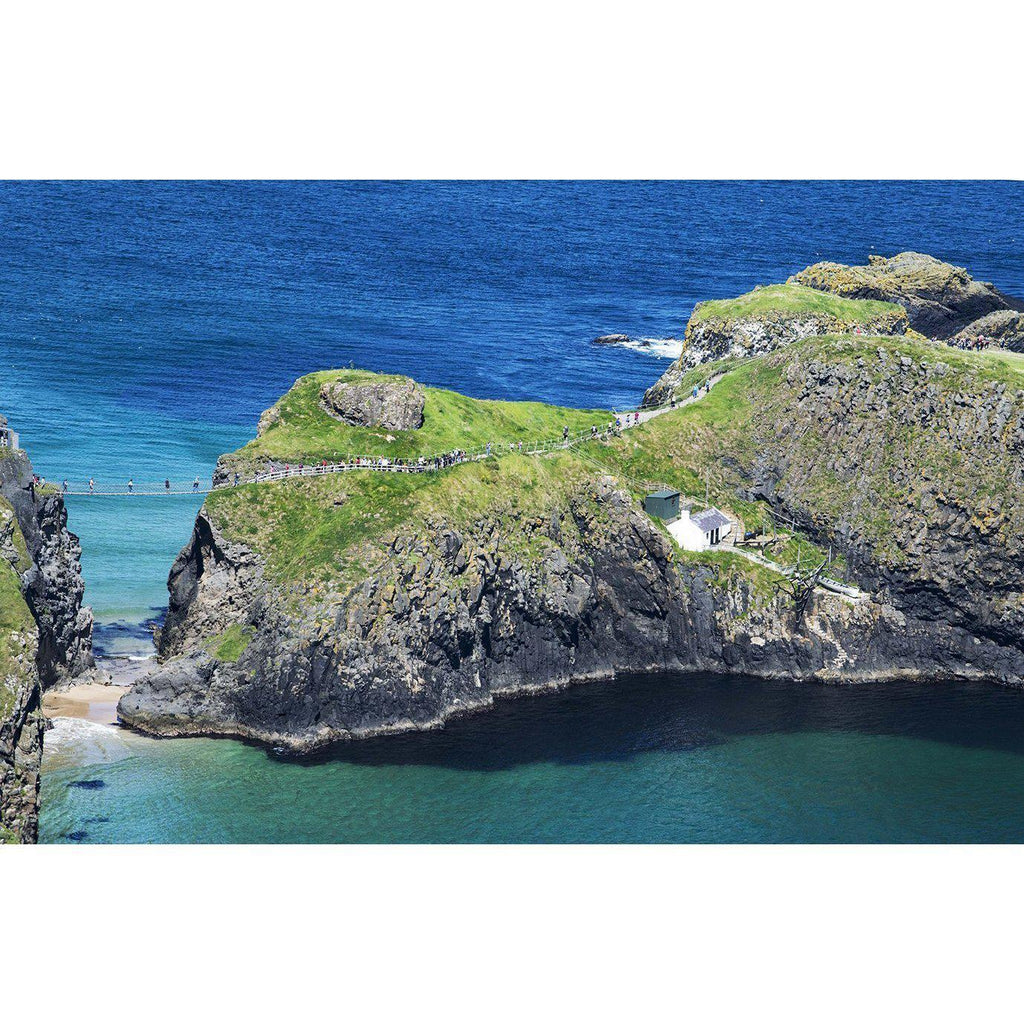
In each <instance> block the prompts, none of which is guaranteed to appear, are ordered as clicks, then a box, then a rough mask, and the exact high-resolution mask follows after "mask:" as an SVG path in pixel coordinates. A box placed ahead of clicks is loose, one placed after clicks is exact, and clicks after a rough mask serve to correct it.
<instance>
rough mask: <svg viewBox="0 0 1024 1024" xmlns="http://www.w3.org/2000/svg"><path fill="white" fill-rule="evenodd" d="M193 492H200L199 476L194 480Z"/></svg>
mask: <svg viewBox="0 0 1024 1024" xmlns="http://www.w3.org/2000/svg"><path fill="white" fill-rule="evenodd" d="M192 493H193V494H198V493H199V477H196V478H195V480H193V481H192Z"/></svg>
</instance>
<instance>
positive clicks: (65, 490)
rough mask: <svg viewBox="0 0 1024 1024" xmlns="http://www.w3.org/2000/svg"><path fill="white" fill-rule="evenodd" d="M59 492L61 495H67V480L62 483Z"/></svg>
mask: <svg viewBox="0 0 1024 1024" xmlns="http://www.w3.org/2000/svg"><path fill="white" fill-rule="evenodd" d="M60 490H61V493H62V494H67V493H68V482H67V480H65V481H64V483H62V484H61V485H60Z"/></svg>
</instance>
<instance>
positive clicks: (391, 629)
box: [119, 478, 1024, 752]
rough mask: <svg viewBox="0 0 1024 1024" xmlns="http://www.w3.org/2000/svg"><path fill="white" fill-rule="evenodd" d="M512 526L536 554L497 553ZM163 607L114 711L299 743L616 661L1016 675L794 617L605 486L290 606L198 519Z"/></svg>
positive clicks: (919, 639)
mask: <svg viewBox="0 0 1024 1024" xmlns="http://www.w3.org/2000/svg"><path fill="white" fill-rule="evenodd" d="M524 534H526V535H528V536H529V539H530V541H531V544H530V545H529V546H530V547H531V548H533V549H536V548H538V547H539V549H540V550H542V552H543V554H542V555H540V557H538V558H536V559H533V560H524V559H523V558H522V557H520V556H519V555H518V554H510V553H509V551H510V545H509V543H508V542H509V540H510V538H511V537H513V536H517V537H518V538H520V539H521V538H522V536H523V535H524ZM171 598H172V607H171V616H170V617H169V620H168V627H167V628H166V629H165V631H164V635H163V639H162V644H161V650H162V652H163V653H164V654H165V655H169V656H171V657H169V659H168V660H167V661H166V663H165V664H163V665H162V666H161V668H159V669H158V670H157V671H156V672H154V673H152V674H151V675H149V676H148V677H146V678H144V679H143V680H142V681H140V682H138V683H136V684H135V686H134V687H133V688H132V690H131V691H130V693H129V694H127V695H126V696H125V697H124V698H123V699H122V701H121V704H120V707H119V713H120V715H121V717H122V719H123V720H124V721H125V722H126V723H127V724H129V725H131V726H133V727H135V728H137V729H140V730H143V731H147V732H152V733H155V734H159V735H191V734H213V735H233V736H241V737H245V738H248V739H254V740H257V741H261V742H264V743H268V744H273V745H280V746H282V747H286V748H289V749H292V750H295V751H301V752H308V751H311V750H314V749H317V748H320V747H323V746H325V745H328V744H330V743H332V742H336V741H338V740H343V739H348V738H351V737H359V736H366V735H372V734H375V733H383V732H395V731H404V730H410V729H420V728H427V727H431V726H435V725H437V724H439V723H441V722H443V721H444V720H445V719H446V718H447V717H449V716H451V715H452V714H456V713H459V712H462V711H467V710H471V709H474V708H480V707H484V706H486V705H487V704H488V703H490V702H491V701H492V700H493V699H494V697H495V696H497V695H500V694H511V693H520V692H529V691H539V690H543V689H547V688H551V687H558V686H563V685H566V684H569V683H572V682H581V681H585V680H588V679H594V678H601V677H608V676H611V675H614V674H616V673H618V672H621V671H627V670H629V671H663V670H673V671H685V670H704V671H736V672H747V673H751V674H757V675H765V676H771V675H785V676H795V677H797V678H806V679H821V680H833V681H854V680H858V679H874V678H885V677H895V676H900V675H912V676H916V675H927V676H932V677H954V676H955V677H967V676H979V677H980V676H985V677H990V676H991V675H992V674H993V673H995V674H997V675H998V676H999V677H1000V678H1002V679H1003V680H1004V681H1006V682H1011V681H1013V680H1015V679H1017V678H1018V677H1019V675H1020V674H1021V672H1022V671H1024V657H1022V656H1021V652H1020V651H1009V652H1007V651H1006V650H1005V649H1004V648H1003V647H1002V646H1000V644H999V643H998V641H996V640H994V639H989V638H983V639H976V638H975V637H974V636H973V635H972V634H970V633H969V632H968V630H967V629H965V628H963V627H961V626H959V625H953V624H949V623H946V622H934V621H932V620H930V619H928V618H920V619H919V618H916V617H913V616H909V615H907V614H906V613H905V612H903V611H901V610H900V609H899V608H898V607H896V606H895V605H893V604H889V603H886V602H864V603H852V602H849V601H846V600H844V599H842V598H840V597H838V596H835V595H828V594H824V593H820V592H818V593H815V594H814V595H813V596H812V598H811V599H810V602H809V604H808V606H807V607H806V608H805V609H803V610H801V611H798V610H797V609H796V607H795V606H794V604H793V602H792V600H791V598H790V597H788V596H787V595H785V594H783V593H780V592H778V591H776V590H775V589H773V587H772V585H771V583H770V582H767V583H766V582H765V581H764V580H761V579H759V578H758V576H757V574H756V573H755V574H752V575H751V574H748V573H747V572H745V571H737V569H736V567H735V566H734V565H733V566H730V565H728V564H722V563H716V562H715V561H714V559H711V560H706V559H701V558H700V557H699V556H694V557H693V558H692V559H690V558H687V557H685V556H681V555H680V554H679V553H678V552H677V551H676V550H675V549H674V547H673V545H672V544H671V543H670V542H669V540H668V539H667V538H666V536H665V535H664V534H663V533H662V532H661V531H660V530H659V529H658V528H657V527H656V526H655V525H654V524H653V522H652V521H651V520H650V519H649V518H648V517H647V516H645V515H644V514H643V513H642V512H641V511H640V510H639V509H638V507H637V505H636V503H635V501H634V500H633V499H632V498H631V497H630V496H629V495H627V494H625V493H623V492H622V491H621V490H619V489H618V488H617V487H616V486H615V485H614V484H613V482H612V481H611V480H610V479H608V478H602V479H595V480H594V481H593V482H592V484H591V485H590V486H589V487H587V488H586V489H583V490H581V491H579V492H578V493H576V494H575V495H574V497H573V498H572V500H571V501H570V502H569V503H568V504H567V506H566V507H565V508H564V509H562V510H561V512H560V513H559V514H556V515H554V516H552V517H551V518H550V519H545V520H519V521H509V520H507V519H502V520H500V521H499V520H492V519H482V520H480V521H478V522H477V523H476V524H474V526H473V528H472V529H471V530H469V531H465V532H460V531H456V530H452V529H449V528H447V527H446V526H445V525H444V524H443V523H438V524H436V526H435V527H434V528H433V529H431V530H430V531H429V532H426V533H423V534H418V535H406V534H404V533H402V532H401V531H399V532H398V533H397V534H396V535H395V536H394V539H393V541H392V544H391V549H390V558H389V559H388V560H387V561H386V562H385V563H384V564H383V565H382V566H381V567H380V568H379V569H378V571H376V572H375V573H373V574H372V575H371V576H369V577H368V578H367V579H365V580H364V581H363V582H362V584H360V585H359V586H357V587H356V588H354V589H353V590H351V591H349V592H348V593H336V594H328V593H320V594H309V595H305V596H304V597H303V598H302V599H301V600H299V601H298V602H296V601H295V600H294V598H291V599H289V598H288V597H287V596H285V595H283V594H281V593H279V592H277V591H276V590H275V588H274V587H272V586H271V585H269V584H268V583H267V581H266V579H265V577H264V576H263V573H262V570H261V566H260V561H259V559H258V558H256V557H255V556H254V555H253V553H252V552H251V551H248V550H247V549H244V548H241V547H239V546H238V545H234V544H230V543H228V542H227V541H225V540H224V538H223V537H222V536H221V535H220V533H219V531H218V529H217V527H216V526H215V524H214V523H212V522H211V521H210V519H209V518H208V517H207V516H206V515H205V514H203V513H201V514H200V516H199V519H198V521H197V524H196V530H195V533H194V535H193V538H192V542H191V543H190V545H189V546H188V547H187V548H186V549H185V550H184V551H183V552H182V555H181V557H180V558H179V560H178V562H177V563H176V565H175V571H174V573H173V574H172V590H171ZM232 628H236V629H243V630H245V631H246V634H247V636H248V638H249V640H248V644H247V646H245V647H244V650H243V651H242V653H241V654H240V656H239V657H238V658H237V660H236V661H233V662H225V661H224V660H223V659H219V658H218V657H216V656H215V647H214V645H213V644H211V642H210V637H211V635H215V634H221V635H222V634H223V632H224V630H225V629H232Z"/></svg>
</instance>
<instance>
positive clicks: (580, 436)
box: [51, 373, 724, 498]
mask: <svg viewBox="0 0 1024 1024" xmlns="http://www.w3.org/2000/svg"><path fill="white" fill-rule="evenodd" d="M723 376H724V374H721V373H720V374H717V375H715V376H713V377H711V378H710V379H709V380H708V382H707V385H708V386H707V387H706V388H705V389H703V390H701V391H699V393H698V394H697V395H696V396H689V397H687V398H684V399H682V400H681V401H678V402H667V403H665V404H664V405H659V406H653V407H650V408H646V409H630V410H628V411H626V412H615V413H613V414H612V415H613V416H614V417H615V418H614V419H613V421H612V422H611V423H609V425H608V426H607V427H605V428H593V429H590V430H581V431H578V432H577V433H575V434H569V435H568V436H563V437H558V438H553V439H551V440H549V441H542V442H535V441H531V442H522V441H517V442H512V441H506V442H496V443H493V444H484V445H480V446H479V447H478V448H473V449H470V450H463V449H456V450H455V451H451V452H446V453H444V454H443V455H431V456H418V457H415V458H404V459H394V458H389V457H387V456H382V455H359V456H353V455H349V456H346V458H345V459H344V460H343V461H334V462H322V463H320V464H318V465H311V466H306V465H299V466H291V465H287V466H285V467H283V468H272V469H269V470H266V471H264V472H261V473H256V474H254V475H251V476H245V477H242V476H240V475H238V476H232V477H231V478H230V479H228V480H226V481H224V482H223V483H220V484H217V485H214V484H212V483H211V484H205V483H202V482H200V481H199V478H198V477H196V478H195V479H193V480H190V481H186V482H182V481H175V480H170V479H166V480H162V481H152V480H144V481H139V482H137V483H136V482H135V481H134V480H133V481H132V482H131V485H130V486H129V483H128V482H127V481H126V482H125V483H124V484H121V485H116V484H109V483H101V484H96V483H95V482H93V483H92V485H91V486H90V484H88V483H84V484H83V483H81V482H77V481H76V482H75V483H73V484H71V483H68V482H67V481H65V482H64V483H63V484H62V485H61V486H60V487H59V488H58V489H59V490H60V491H61V493H63V494H65V495H67V496H69V497H92V498H128V497H138V498H146V497H159V496H160V495H163V496H165V497H175V496H183V495H193V496H195V495H205V494H209V493H210V492H211V491H214V490H222V489H223V488H226V487H236V486H238V487H241V486H243V485H245V484H252V483H257V484H261V483H272V482H274V481H277V480H290V479H291V478H293V477H312V476H325V475H327V474H332V473H350V472H355V471H366V470H370V471H372V472H376V473H436V472H439V471H442V470H446V469H451V468H452V467H453V466H460V465H462V464H463V463H466V462H478V461H480V460H481V459H488V458H492V457H500V456H503V455H512V454H516V455H530V456H536V455H546V454H549V453H551V452H556V451H564V450H567V449H569V448H575V447H576V446H578V445H580V444H583V443H585V442H586V441H596V440H606V439H607V438H608V437H610V436H613V435H614V434H616V433H618V432H620V431H622V430H628V429H630V428H632V427H636V426H639V425H640V424H642V423H646V422H648V421H649V420H652V419H653V418H654V417H655V416H660V415H661V414H662V413H666V412H669V411H671V410H672V409H681V408H683V407H684V406H687V405H690V404H692V403H693V402H696V401H699V400H700V399H701V398H703V397H704V396H705V395H706V394H707V393H708V391H710V389H711V386H713V385H714V384H716V383H717V382H718V381H719V380H721V378H722V377H723ZM51 486H52V482H51Z"/></svg>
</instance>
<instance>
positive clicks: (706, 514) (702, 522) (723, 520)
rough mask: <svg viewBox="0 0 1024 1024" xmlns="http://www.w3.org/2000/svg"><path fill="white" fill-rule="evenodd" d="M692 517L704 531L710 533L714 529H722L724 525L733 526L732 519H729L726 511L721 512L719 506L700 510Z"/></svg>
mask: <svg viewBox="0 0 1024 1024" xmlns="http://www.w3.org/2000/svg"><path fill="white" fill-rule="evenodd" d="M690 518H691V519H692V520H693V521H694V522H695V523H696V524H697V526H699V527H700V528H701V530H703V531H704V533H710V532H711V531H712V530H720V529H721V528H722V527H724V526H732V521H731V520H730V519H729V517H728V516H727V515H725V513H724V512H719V511H718V509H717V508H706V509H704V511H703V512H698V513H697V514H696V515H695V516H694V515H691V516H690Z"/></svg>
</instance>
